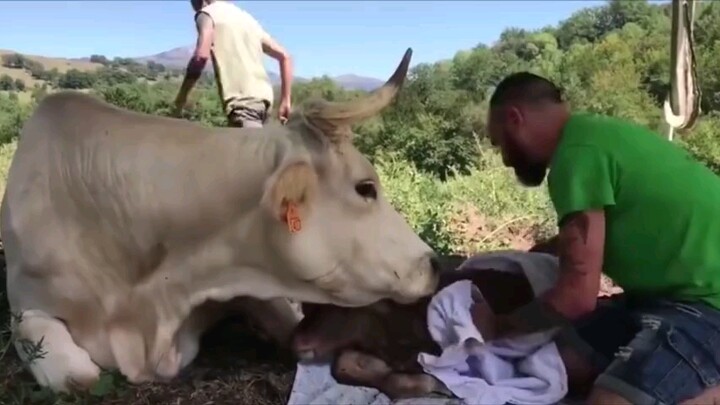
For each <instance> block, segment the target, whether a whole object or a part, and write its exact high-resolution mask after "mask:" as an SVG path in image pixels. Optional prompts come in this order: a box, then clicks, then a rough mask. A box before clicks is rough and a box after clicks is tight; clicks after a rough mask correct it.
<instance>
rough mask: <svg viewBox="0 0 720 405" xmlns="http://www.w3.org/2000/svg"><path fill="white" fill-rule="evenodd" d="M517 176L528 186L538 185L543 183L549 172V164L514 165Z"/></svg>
mask: <svg viewBox="0 0 720 405" xmlns="http://www.w3.org/2000/svg"><path fill="white" fill-rule="evenodd" d="M513 169H514V170H515V176H516V177H517V178H518V180H519V181H520V183H521V184H522V185H524V186H526V187H537V186H539V185H541V184H542V182H543V180H545V175H546V174H547V166H545V165H538V164H526V165H521V166H515V167H513Z"/></svg>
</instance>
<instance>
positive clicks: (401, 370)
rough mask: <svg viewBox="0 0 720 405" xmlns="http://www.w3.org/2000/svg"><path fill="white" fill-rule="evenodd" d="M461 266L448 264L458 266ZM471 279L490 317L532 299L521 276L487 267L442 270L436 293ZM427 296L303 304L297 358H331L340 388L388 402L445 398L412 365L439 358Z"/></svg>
mask: <svg viewBox="0 0 720 405" xmlns="http://www.w3.org/2000/svg"><path fill="white" fill-rule="evenodd" d="M459 264H460V262H457V263H448V265H452V266H453V267H452V268H454V267H457V265H459ZM459 280H472V282H473V284H475V285H476V286H477V287H478V288H479V289H480V291H481V292H482V294H483V297H484V299H485V301H486V302H487V303H488V305H489V306H490V307H491V308H492V309H493V311H494V312H495V313H499V314H504V313H508V312H510V311H512V310H514V309H515V308H518V307H520V306H522V305H525V304H527V303H529V302H530V301H531V300H532V299H533V298H534V293H533V290H532V287H531V286H530V283H529V282H528V281H527V279H526V278H525V276H523V275H519V274H512V273H507V272H502V271H495V270H488V269H472V268H465V269H463V270H458V271H451V272H444V273H442V275H441V280H440V285H439V286H438V289H442V288H444V287H446V286H448V285H450V284H452V283H454V282H456V281H459ZM430 299H431V297H427V298H424V299H421V300H420V301H418V302H416V303H414V304H408V305H402V304H398V303H395V302H393V301H380V302H378V303H376V304H373V305H370V306H366V307H359V308H346V307H337V306H333V305H320V304H303V313H304V314H305V317H304V319H303V320H302V321H301V322H300V324H299V325H298V327H297V329H296V331H295V334H294V337H293V349H294V351H295V353H296V354H297V355H298V357H299V358H300V359H301V360H306V361H308V360H312V361H323V360H329V359H333V364H332V375H333V377H334V378H335V379H336V380H337V381H338V382H339V383H341V384H347V385H357V386H369V387H373V388H376V389H378V390H380V391H381V392H383V393H384V394H386V395H387V396H388V397H390V398H392V399H399V398H410V397H423V396H428V395H430V394H432V393H443V394H448V391H447V389H446V388H445V387H444V385H443V384H442V383H440V382H439V381H438V380H436V379H435V378H434V377H432V376H430V375H427V374H424V373H423V370H422V367H420V365H419V364H418V363H417V356H418V354H419V353H420V352H425V353H430V354H433V355H439V354H440V353H441V350H440V347H439V346H437V344H436V343H435V342H434V341H433V340H432V338H431V336H430V334H429V332H428V330H427V323H426V316H427V307H428V304H429V302H430Z"/></svg>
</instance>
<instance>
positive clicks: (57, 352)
mask: <svg viewBox="0 0 720 405" xmlns="http://www.w3.org/2000/svg"><path fill="white" fill-rule="evenodd" d="M18 315H19V316H17V317H14V319H13V322H12V329H13V339H14V342H15V348H16V350H17V352H18V355H19V356H20V359H21V360H22V361H23V362H24V363H26V364H27V365H28V367H29V368H30V372H31V373H32V374H33V376H34V377H35V380H36V381H37V382H38V384H39V385H41V386H45V387H49V388H50V389H52V390H53V391H56V392H58V391H59V392H68V391H70V390H72V389H80V390H84V389H88V388H90V387H91V386H92V385H93V384H94V383H95V382H96V381H98V379H99V378H100V367H98V366H97V365H96V364H95V363H94V362H93V361H92V360H91V359H90V354H89V353H88V352H87V351H86V350H85V349H83V348H81V347H80V346H78V345H77V344H75V341H74V340H73V338H72V336H71V335H70V331H69V330H68V328H67V327H66V326H65V323H63V322H62V321H60V320H59V319H57V318H55V317H52V316H50V315H48V314H47V313H45V312H44V311H39V310H26V311H23V312H21V313H20V314H18Z"/></svg>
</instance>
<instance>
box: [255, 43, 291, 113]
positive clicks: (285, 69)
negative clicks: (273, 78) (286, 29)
mask: <svg viewBox="0 0 720 405" xmlns="http://www.w3.org/2000/svg"><path fill="white" fill-rule="evenodd" d="M262 49H263V52H265V54H266V55H268V56H270V57H271V58H273V59H275V60H277V61H278V64H279V65H280V83H281V84H280V98H281V100H282V101H286V102H290V97H291V94H292V80H293V64H292V58H291V57H290V54H289V53H288V52H287V51H286V50H285V48H283V47H282V46H281V45H280V44H279V43H278V42H277V41H275V40H274V39H273V38H272V37H271V36H270V35H265V37H264V38H263V41H262Z"/></svg>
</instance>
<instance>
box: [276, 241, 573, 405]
mask: <svg viewBox="0 0 720 405" xmlns="http://www.w3.org/2000/svg"><path fill="white" fill-rule="evenodd" d="M464 267H473V268H478V269H482V268H486V269H489V268H492V269H495V270H501V271H510V272H515V273H522V274H525V275H526V276H527V277H528V280H529V281H530V285H531V286H532V288H533V291H534V292H535V294H536V295H539V294H541V293H542V292H544V291H545V290H547V289H548V288H550V287H551V286H552V285H553V284H554V283H555V280H556V278H557V270H558V262H557V259H556V258H555V257H553V256H550V255H546V254H543V253H528V252H520V251H502V252H493V253H481V254H479V255H476V256H474V257H472V258H470V259H468V260H467V261H466V262H465V263H464V264H463V265H462V266H461V268H464ZM459 283H461V284H459V285H461V286H462V285H463V284H462V283H463V281H460V282H459ZM456 284H457V283H455V284H452V285H451V286H448V288H449V287H454V288H453V289H452V290H448V291H454V290H455V288H459V289H460V290H461V293H462V294H465V293H464V292H462V289H463V287H457V286H456ZM465 285H467V284H465ZM446 290H447V289H443V291H446ZM465 290H466V291H467V290H470V289H465ZM470 291H471V290H470ZM438 295H439V294H438ZM460 296H461V297H462V295H460ZM468 296H469V297H470V298H471V299H472V297H473V294H472V292H470V293H469V295H468ZM435 298H437V296H436V297H435ZM434 302H438V301H437V300H434ZM465 305H466V304H460V302H459V301H457V302H456V301H450V304H448V305H443V306H440V307H438V309H439V310H437V311H436V310H433V312H432V313H431V312H430V308H431V307H433V305H432V304H431V305H430V306H429V307H428V325H431V324H432V325H439V326H440V327H442V325H443V323H442V322H438V321H437V320H441V319H444V320H445V321H446V323H445V325H447V330H448V333H445V332H444V329H445V327H442V330H440V328H437V327H433V328H431V329H430V332H431V334H432V336H433V339H435V340H436V341H440V342H443V343H439V344H440V346H441V347H448V346H451V345H453V342H466V341H467V337H468V336H471V337H472V336H474V337H475V339H477V341H478V342H482V341H483V340H482V336H480V334H479V333H477V330H476V329H475V328H474V326H472V327H470V324H469V323H468V322H471V320H470V313H469V311H467V310H460V309H461V308H463V307H465ZM453 306H455V308H456V310H455V311H453V310H448V308H452V307H453ZM465 308H468V307H465ZM442 314H444V315H442ZM455 326H458V327H455ZM433 329H435V331H433ZM453 334H454V335H455V337H453ZM437 336H447V337H446V338H438V337H437ZM532 339H538V334H535V335H532V336H526V337H524V339H513V340H512V341H509V342H501V341H499V342H495V343H492V344H490V345H487V346H485V347H484V348H482V349H481V348H478V351H479V352H478V351H476V352H475V354H476V355H478V354H479V355H478V356H476V357H474V358H473V359H471V361H468V362H466V363H465V364H467V367H468V369H470V365H472V369H473V370H484V372H485V374H484V377H470V378H468V377H464V378H466V379H467V380H468V381H467V382H466V383H461V381H460V380H459V378H460V377H463V376H462V375H460V372H459V371H458V370H459V369H460V367H461V366H462V363H461V360H462V357H461V358H459V359H458V358H455V357H454V356H451V354H452V350H450V351H445V352H444V353H443V355H442V356H441V357H442V359H443V360H444V362H443V363H433V364H434V365H435V366H439V365H443V364H447V363H450V364H451V365H455V367H454V368H453V367H444V368H443V367H437V368H435V369H434V370H433V372H430V374H433V375H435V376H436V377H437V378H438V379H440V380H442V381H443V382H445V384H447V385H448V388H450V389H451V390H452V391H453V393H454V394H455V395H457V396H458V397H464V398H465V400H462V399H441V398H422V399H419V398H414V399H408V400H400V401H394V402H393V401H391V400H390V399H389V398H388V397H387V396H385V395H383V394H382V393H380V392H378V391H377V390H375V389H372V388H363V387H352V386H348V385H342V384H338V383H337V381H335V379H334V378H332V376H331V374H330V366H329V365H328V364H322V365H310V364H302V363H299V364H298V369H297V373H296V374H295V382H294V384H293V389H292V393H291V394H290V398H289V399H288V405H308V404H313V405H314V404H317V405H320V404H353V405H389V404H393V405H401V404H415V405H417V404H423V405H457V404H458V403H463V404H470V405H475V404H480V403H482V404H492V403H503V402H500V401H502V396H501V395H506V394H493V395H495V396H486V397H481V400H476V399H474V397H472V395H473V393H476V392H477V387H478V384H485V387H488V389H487V391H491V392H495V393H499V392H509V390H507V389H506V388H507V387H508V386H509V387H510V388H511V389H514V390H515V391H522V390H523V389H524V390H525V392H527V393H528V398H522V399H520V400H518V401H519V402H517V403H524V404H537V403H542V404H543V405H544V404H551V403H553V402H555V400H553V399H552V398H554V397H555V395H553V392H555V391H550V390H546V391H544V392H545V393H546V396H545V397H544V398H542V397H541V396H542V395H541V394H538V395H536V396H531V395H532V393H542V392H543V391H542V389H536V388H535V387H538V386H542V384H543V381H544V380H543V379H541V378H537V377H533V376H536V375H538V374H539V375H540V377H543V376H550V375H551V374H552V372H556V373H560V372H561V373H562V375H563V376H564V375H565V369H564V367H563V366H562V362H560V367H563V368H562V369H560V368H558V367H553V366H552V364H553V363H552V362H551V361H547V360H548V359H552V358H553V356H552V355H549V354H547V353H550V352H553V351H554V353H555V357H554V358H555V359H559V355H557V349H556V348H554V345H553V344H545V345H544V346H543V345H542V344H541V342H542V340H541V341H540V342H538V341H533V340H532ZM470 345H471V346H472V341H470ZM528 346H539V349H538V350H537V351H536V352H535V353H530V354H529V355H527V356H526V357H525V358H523V359H522V360H520V361H517V360H515V361H516V363H515V364H516V366H515V367H512V363H510V359H512V358H513V354H516V355H523V354H528V351H527V350H526V349H527V348H528ZM470 348H471V349H472V347H470ZM491 348H492V349H491ZM456 350H457V349H456ZM460 352H461V353H462V355H463V356H464V358H466V359H467V358H468V357H469V356H468V354H466V353H465V352H464V351H463V350H460ZM427 356H428V355H427V354H422V355H421V356H419V357H418V361H419V362H421V364H422V361H423V359H424V360H425V361H427V362H432V361H433V360H430V358H429V357H427ZM436 361H439V360H436ZM445 362H447V363H445ZM426 364H429V363H426ZM503 364H504V365H505V367H499V366H498V365H503ZM508 364H510V366H509V367H508ZM487 365H490V367H488V366H487ZM561 370H562V371H561ZM515 372H519V373H526V374H528V377H524V378H523V377H517V378H509V377H508V376H509V375H513V374H511V373H515ZM546 380H549V381H553V380H551V379H546ZM560 380H561V385H560V386H559V388H553V389H554V390H557V395H559V396H560V397H562V396H563V395H565V394H564V392H566V391H567V389H564V388H562V387H564V386H566V385H567V384H566V381H567V377H563V378H562V379H560ZM453 381H454V383H453ZM508 383H510V385H508ZM551 385H552V384H551ZM553 387H554V386H553ZM502 390H505V391H502ZM548 393H549V394H548ZM513 395H514V394H513ZM533 398H534V399H533ZM513 401H515V400H514V399H513V397H511V398H510V399H509V400H508V401H506V402H513Z"/></svg>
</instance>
